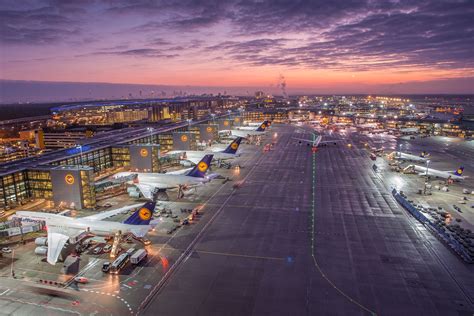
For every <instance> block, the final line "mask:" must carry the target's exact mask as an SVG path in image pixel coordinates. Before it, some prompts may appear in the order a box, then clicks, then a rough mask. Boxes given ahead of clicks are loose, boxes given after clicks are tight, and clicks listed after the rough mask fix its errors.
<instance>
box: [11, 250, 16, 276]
mask: <svg viewBox="0 0 474 316" xmlns="http://www.w3.org/2000/svg"><path fill="white" fill-rule="evenodd" d="M14 256H15V250H14V249H12V264H11V274H12V278H15V271H14V270H13V258H14Z"/></svg>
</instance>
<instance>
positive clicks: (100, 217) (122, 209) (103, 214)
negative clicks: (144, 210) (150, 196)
mask: <svg viewBox="0 0 474 316" xmlns="http://www.w3.org/2000/svg"><path fill="white" fill-rule="evenodd" d="M142 205H143V203H140V204H133V205H127V206H124V207H120V208H117V209H115V210H110V211H105V212H101V213H98V214H94V215H90V216H86V217H81V219H86V220H91V221H100V220H103V219H106V218H109V217H112V216H115V215H117V214H120V213H126V212H128V211H130V210H131V209H134V208H138V207H140V206H142Z"/></svg>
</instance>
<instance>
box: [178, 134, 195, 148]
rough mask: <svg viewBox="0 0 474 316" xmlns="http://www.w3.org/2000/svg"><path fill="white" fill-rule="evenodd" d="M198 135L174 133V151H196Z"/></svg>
mask: <svg viewBox="0 0 474 316" xmlns="http://www.w3.org/2000/svg"><path fill="white" fill-rule="evenodd" d="M196 149H197V146H196V134H194V133H191V132H176V133H173V150H196Z"/></svg>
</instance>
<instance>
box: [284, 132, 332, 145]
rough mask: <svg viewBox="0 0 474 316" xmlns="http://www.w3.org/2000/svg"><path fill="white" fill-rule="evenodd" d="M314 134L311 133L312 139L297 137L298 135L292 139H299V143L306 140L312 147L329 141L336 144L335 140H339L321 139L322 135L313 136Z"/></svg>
mask: <svg viewBox="0 0 474 316" xmlns="http://www.w3.org/2000/svg"><path fill="white" fill-rule="evenodd" d="M314 136H315V134H313V139H305V138H298V137H293V139H296V140H299V143H300V144H301V142H302V141H305V142H308V145H311V146H312V147H318V146H321V145H326V144H329V143H333V144H334V145H336V143H337V142H340V141H341V140H339V139H338V140H331V141H322V140H323V136H322V135H318V136H316V137H314Z"/></svg>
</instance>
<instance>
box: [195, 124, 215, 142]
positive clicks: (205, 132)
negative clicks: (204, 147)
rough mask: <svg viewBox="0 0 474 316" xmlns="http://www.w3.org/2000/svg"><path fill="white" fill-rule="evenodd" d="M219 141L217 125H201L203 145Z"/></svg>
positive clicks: (200, 136)
mask: <svg viewBox="0 0 474 316" xmlns="http://www.w3.org/2000/svg"><path fill="white" fill-rule="evenodd" d="M215 139H217V125H216V124H201V125H199V140H200V142H201V143H203V142H205V143H208V142H211V141H213V140H215Z"/></svg>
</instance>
